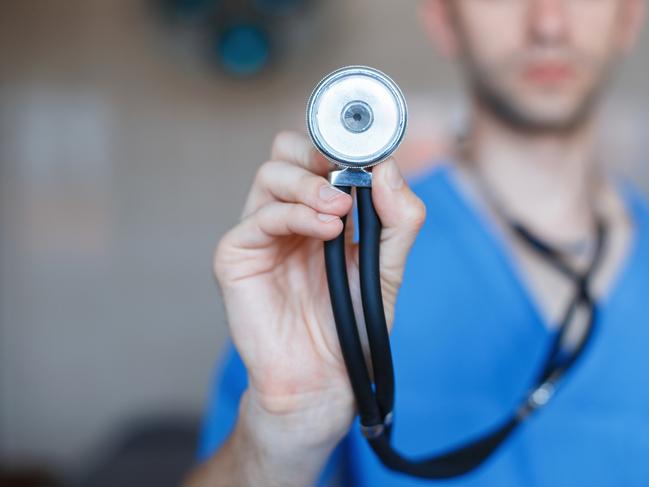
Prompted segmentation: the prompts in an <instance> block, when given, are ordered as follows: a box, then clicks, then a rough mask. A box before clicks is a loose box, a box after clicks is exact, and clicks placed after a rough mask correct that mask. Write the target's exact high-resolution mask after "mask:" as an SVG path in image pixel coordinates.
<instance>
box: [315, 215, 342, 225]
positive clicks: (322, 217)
mask: <svg viewBox="0 0 649 487" xmlns="http://www.w3.org/2000/svg"><path fill="white" fill-rule="evenodd" d="M336 218H338V217H337V216H336V215H325V214H324V213H318V220H320V221H321V222H325V223H329V222H331V221H334V220H335V219H336Z"/></svg>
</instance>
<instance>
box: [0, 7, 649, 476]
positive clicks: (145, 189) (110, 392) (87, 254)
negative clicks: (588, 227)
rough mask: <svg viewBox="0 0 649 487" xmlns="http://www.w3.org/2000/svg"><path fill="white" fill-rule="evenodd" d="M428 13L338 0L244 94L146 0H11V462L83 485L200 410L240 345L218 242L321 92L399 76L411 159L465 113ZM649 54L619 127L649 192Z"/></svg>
mask: <svg viewBox="0 0 649 487" xmlns="http://www.w3.org/2000/svg"><path fill="white" fill-rule="evenodd" d="M416 4H417V2H415V1H411V2H397V1H390V0H380V1H378V0H354V1H348V0H329V1H323V2H321V4H320V5H318V7H317V14H318V16H317V17H313V18H310V19H305V22H307V21H308V22H311V23H310V24H308V25H309V26H310V27H309V28H310V29H311V30H312V31H313V32H314V34H313V36H312V39H311V41H310V42H309V43H307V44H305V47H304V48H303V49H301V50H296V52H295V53H294V55H293V57H292V58H290V59H288V60H286V61H284V62H283V64H282V66H281V67H280V68H278V69H276V70H273V71H272V72H270V73H269V76H267V77H265V78H264V79H262V80H259V81H255V82H250V83H237V82H234V81H232V80H227V79H224V78H222V77H220V76H218V75H217V74H216V73H215V72H213V70H210V69H207V68H206V67H205V66H203V65H201V64H200V63H197V62H196V61H195V60H192V59H186V58H183V57H182V56H181V55H180V54H179V52H182V51H183V49H184V47H183V44H182V42H177V41H174V42H172V41H170V40H169V38H168V36H167V35H166V32H165V30H164V29H163V28H162V26H161V25H160V24H159V23H157V22H156V21H155V20H154V19H153V17H152V16H151V12H150V10H149V9H148V7H147V5H148V4H147V3H146V2H137V1H127V0H119V1H118V0H105V1H99V0H94V1H91V0H68V1H66V0H60V1H44V0H43V1H35V0H29V1H28V0H13V1H4V2H2V6H0V163H1V166H0V171H1V172H0V176H1V179H0V191H1V193H0V203H1V205H2V206H1V213H0V215H1V222H2V231H1V232H0V235H1V237H0V238H1V244H2V246H1V251H2V254H1V256H2V260H1V261H0V262H1V264H2V267H1V269H2V272H1V276H2V277H1V286H2V287H1V289H0V290H1V295H0V299H1V301H0V313H1V315H0V317H1V323H0V455H1V457H0V459H3V461H13V462H19V461H21V460H23V459H24V458H25V457H26V456H30V457H37V458H42V459H44V460H46V461H49V462H52V463H53V464H55V465H57V466H59V467H60V468H62V469H65V470H66V471H68V472H74V471H77V470H78V469H79V467H80V466H81V465H83V463H84V461H85V460H87V459H88V458H90V457H91V456H92V455H93V454H94V453H95V452H96V451H98V450H97V449H98V448H99V445H100V444H101V442H102V441H103V439H104V438H106V436H107V435H110V434H111V432H114V431H115V430H116V428H118V427H119V425H121V424H122V423H123V422H124V421H126V420H128V419H130V418H132V417H133V416H146V415H152V414H156V413H160V412H169V411H190V412H196V413H198V412H199V411H200V410H201V407H202V404H203V401H204V399H205V396H206V388H207V385H208V383H209V380H210V376H211V372H212V367H213V363H214V360H215V358H216V356H217V353H218V351H219V349H220V347H221V344H222V343H223V340H224V337H225V336H226V325H225V323H224V318H223V309H222V306H221V303H220V301H219V297H218V294H217V292H216V288H215V285H214V284H213V281H212V277H211V274H210V267H211V254H212V248H213V246H214V244H215V243H216V241H217V240H218V237H219V235H220V234H222V233H223V231H224V230H225V229H226V228H228V226H229V225H231V224H232V223H233V222H234V221H235V219H236V218H237V214H238V211H239V208H240V206H241V204H242V202H243V199H244V196H245V191H246V188H247V186H248V184H249V181H250V179H251V177H252V175H253V173H254V171H255V168H256V166H258V164H259V163H260V162H262V161H263V160H264V158H265V157H266V154H267V152H268V147H269V144H270V141H271V139H272V136H273V134H274V133H275V132H276V131H278V130H280V129H283V128H300V129H301V128H302V117H303V109H304V103H305V99H306V96H307V95H308V93H309V91H310V89H311V87H312V85H313V84H314V83H315V81H317V80H318V79H319V77H320V76H321V75H323V74H325V73H327V72H328V71H330V70H331V69H333V68H335V67H338V66H341V65H344V64H352V63H362V64H369V65H374V66H376V67H379V68H381V69H383V70H385V71H386V72H388V73H390V74H393V75H394V76H395V77H396V79H397V80H398V81H399V83H400V84H401V85H402V87H403V88H404V90H405V92H406V96H407V97H408V99H409V101H410V107H411V117H412V120H413V124H412V126H411V127H412V128H411V135H410V142H409V143H410V147H406V149H405V150H404V159H416V158H421V157H422V154H424V155H425V154H427V153H430V152H432V151H435V150H437V148H438V147H439V143H438V141H439V133H440V132H443V131H444V127H447V126H452V125H453V124H454V123H455V120H457V119H458V117H460V115H461V112H462V110H461V103H460V100H459V98H458V95H457V93H458V89H457V88H456V84H457V83H456V82H455V77H454V75H453V73H452V71H451V70H450V69H449V68H448V66H446V65H444V64H442V63H441V62H440V60H439V59H437V58H436V57H435V56H434V55H433V54H432V52H431V50H430V48H429V46H428V44H427V42H426V39H425V38H424V36H423V34H422V33H421V32H420V30H419V29H418V26H417V24H416V12H415V6H416ZM648 49H649V41H648V40H647V37H646V36H645V37H644V38H643V40H642V46H641V47H640V49H639V52H638V53H637V54H636V55H635V56H634V58H633V59H632V60H631V62H630V63H629V67H628V69H627V70H626V72H625V73H624V76H623V77H622V79H621V81H620V82H619V84H618V85H617V87H616V95H615V98H614V101H613V102H612V103H611V107H612V108H611V109H610V113H611V114H612V115H611V116H612V117H613V118H612V119H611V121H610V122H609V123H608V125H607V127H608V128H609V129H610V130H611V134H612V136H611V140H610V142H609V144H608V146H609V147H613V148H615V149H616V152H615V154H616V156H615V159H616V162H618V163H621V162H622V161H626V162H625V164H628V165H629V166H630V168H631V174H633V175H635V176H636V177H638V178H639V179H640V182H641V183H642V184H644V185H645V186H647V184H646V183H648V182H649V177H648V176H647V175H648V174H649V173H648V172H647V171H646V169H644V167H643V165H642V164H641V162H642V161H641V157H642V156H643V155H644V154H646V153H647V149H648V148H649V147H648V146H647V139H648V138H647V130H648V127H649V123H648V122H649V110H648V109H647V107H648V105H647V95H646V86H647V78H648V77H649V56H647V55H646V52H647V50H648ZM170 51H173V52H170ZM458 107H459V108H458ZM619 151H623V153H622V152H619ZM621 154H622V155H621ZM618 156H619V157H618ZM618 158H619V161H618V160H617V159H618ZM406 162H408V161H406ZM415 162H416V161H415Z"/></svg>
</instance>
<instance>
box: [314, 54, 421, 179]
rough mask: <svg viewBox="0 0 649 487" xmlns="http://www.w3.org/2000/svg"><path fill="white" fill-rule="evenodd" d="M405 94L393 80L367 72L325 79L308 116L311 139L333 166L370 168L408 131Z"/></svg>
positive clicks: (358, 69) (346, 71) (341, 72)
mask: <svg viewBox="0 0 649 487" xmlns="http://www.w3.org/2000/svg"><path fill="white" fill-rule="evenodd" d="M407 119H408V115H407V107H406V101H405V98H404V96H403V93H402V92H401V90H400V89H399V87H398V86H397V85H396V83H395V82H394V81H392V79H390V77H388V76H387V75H386V74H384V73H382V72H381V71H379V70H377V69H374V68H370V67H367V66H348V67H345V68H341V69H338V70H336V71H334V72H333V73H330V74H329V75H327V76H325V78H323V79H322V80H321V81H320V82H319V83H318V84H317V85H316V87H315V88H314V90H313V92H312V94H311V96H310V98H309V101H308V103H307V110H306V123H307V129H308V131H309V135H310V136H311V139H312V141H313V143H314V145H315V146H316V148H317V149H318V150H319V151H320V152H322V154H324V156H325V157H327V158H328V159H329V160H330V161H332V162H333V163H335V164H337V165H339V166H343V167H349V168H366V167H369V166H372V165H374V164H377V163H379V162H381V161H382V160H384V159H386V158H387V157H389V156H390V154H392V152H394V150H395V149H396V148H397V147H398V146H399V144H400V143H401V140H402V139H403V136H404V134H405V131H406V123H407Z"/></svg>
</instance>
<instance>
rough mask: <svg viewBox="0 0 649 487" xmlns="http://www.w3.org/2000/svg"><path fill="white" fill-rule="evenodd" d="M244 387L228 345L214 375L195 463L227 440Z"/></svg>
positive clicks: (235, 356)
mask: <svg viewBox="0 0 649 487" xmlns="http://www.w3.org/2000/svg"><path fill="white" fill-rule="evenodd" d="M247 387H248V376H247V374H246V368H245V367H244V365H243V362H242V361H241V357H239V354H238V353H237V351H236V350H235V348H234V346H233V345H232V343H231V342H228V344H227V345H226V348H225V351H224V353H223V355H222V358H221V360H220V361H219V362H218V364H217V367H216V371H215V374H214V380H213V384H212V386H211V392H210V394H209V397H208V400H207V408H206V411H205V415H204V418H203V424H202V427H201V431H200V436H199V443H198V460H199V461H201V462H202V461H203V460H206V459H207V458H208V457H210V456H211V455H212V454H213V453H214V452H215V451H216V450H218V449H219V447H220V446H221V444H222V443H223V442H224V441H225V440H226V439H227V437H228V436H229V435H230V432H231V431H232V428H233V427H234V424H235V422H236V420H237V414H238V412H239V401H240V399H241V396H242V395H243V392H244V391H245V390H246V388H247Z"/></svg>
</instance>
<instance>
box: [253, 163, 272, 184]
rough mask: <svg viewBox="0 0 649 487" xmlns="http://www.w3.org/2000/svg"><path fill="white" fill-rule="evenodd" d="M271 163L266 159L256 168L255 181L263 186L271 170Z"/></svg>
mask: <svg viewBox="0 0 649 487" xmlns="http://www.w3.org/2000/svg"><path fill="white" fill-rule="evenodd" d="M272 165H273V164H272V162H271V161H266V162H264V163H263V164H261V165H260V166H259V168H257V172H256V173H255V182H256V183H257V184H258V185H260V186H263V185H265V184H266V183H267V181H268V176H269V174H270V173H271V171H272Z"/></svg>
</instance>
